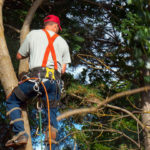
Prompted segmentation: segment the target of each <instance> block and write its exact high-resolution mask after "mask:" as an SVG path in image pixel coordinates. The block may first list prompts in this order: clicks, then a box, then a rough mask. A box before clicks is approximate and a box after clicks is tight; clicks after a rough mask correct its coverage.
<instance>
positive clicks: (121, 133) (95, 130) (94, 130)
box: [58, 129, 140, 149]
mask: <svg viewBox="0 0 150 150" xmlns="http://www.w3.org/2000/svg"><path fill="white" fill-rule="evenodd" d="M79 132H116V133H118V134H120V135H122V136H124V137H125V138H127V139H128V140H130V141H131V142H132V143H134V144H135V145H136V146H137V147H138V148H139V149H140V145H139V144H138V143H137V142H136V141H135V140H133V139H132V138H130V137H129V136H127V135H126V134H125V133H123V132H121V131H119V130H116V129H87V130H82V131H75V132H72V133H69V134H68V135H67V136H66V137H64V138H63V139H61V140H59V141H58V143H60V142H62V141H64V140H65V139H66V138H67V137H68V136H70V135H73V134H76V133H79Z"/></svg>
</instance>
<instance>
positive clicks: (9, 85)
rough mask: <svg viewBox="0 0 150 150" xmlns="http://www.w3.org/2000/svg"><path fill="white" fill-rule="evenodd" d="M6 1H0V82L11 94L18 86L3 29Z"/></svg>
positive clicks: (6, 92)
mask: <svg viewBox="0 0 150 150" xmlns="http://www.w3.org/2000/svg"><path fill="white" fill-rule="evenodd" d="M3 3H4V0H0V81H1V84H2V86H3V88H4V91H5V94H6V95H8V94H9V93H11V91H12V90H13V88H14V87H15V86H17V83H18V81H17V77H16V74H15V71H14V68H13V66H12V62H11V59H10V56H9V52H8V48H7V44H6V40H5V36H4V28H3V20H2V18H3V17H2V7H3ZM8 81H9V82H8Z"/></svg>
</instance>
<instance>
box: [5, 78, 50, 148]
mask: <svg viewBox="0 0 150 150" xmlns="http://www.w3.org/2000/svg"><path fill="white" fill-rule="evenodd" d="M28 80H36V81H38V80H39V78H27V79H24V80H22V81H20V82H19V84H22V83H24V82H26V81H28ZM40 83H41V84H42V86H43V88H44V91H45V95H46V101H47V109H48V129H49V146H50V149H49V150H52V148H51V126H50V104H49V98H48V93H47V90H46V87H45V85H44V83H43V82H42V81H40ZM12 92H13V91H12ZM12 92H11V93H10V94H9V95H8V96H7V97H6V99H8V98H9V97H10V96H11V94H12ZM38 94H39V93H38ZM40 115H41V114H40ZM41 118H42V117H41ZM41 122H42V119H41ZM41 128H42V123H41ZM41 130H42V129H41Z"/></svg>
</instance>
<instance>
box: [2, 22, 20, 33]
mask: <svg viewBox="0 0 150 150" xmlns="http://www.w3.org/2000/svg"><path fill="white" fill-rule="evenodd" d="M4 26H6V27H8V28H10V29H12V30H14V31H15V32H17V33H20V32H21V31H20V30H19V29H17V28H15V27H13V26H11V25H9V24H4Z"/></svg>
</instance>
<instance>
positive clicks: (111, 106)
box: [105, 104, 145, 130]
mask: <svg viewBox="0 0 150 150" xmlns="http://www.w3.org/2000/svg"><path fill="white" fill-rule="evenodd" d="M105 106H106V107H109V108H113V109H117V110H120V111H123V112H125V113H127V114H128V115H129V116H130V117H132V118H133V119H134V120H135V121H136V122H137V123H138V124H139V125H140V126H141V128H142V129H143V130H145V126H144V124H143V123H142V122H141V121H140V120H139V119H138V118H137V117H135V115H134V114H133V113H131V112H130V111H128V110H126V109H124V108H121V107H118V106H113V105H109V104H107V105H105Z"/></svg>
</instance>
